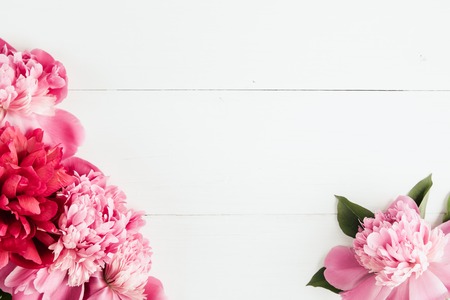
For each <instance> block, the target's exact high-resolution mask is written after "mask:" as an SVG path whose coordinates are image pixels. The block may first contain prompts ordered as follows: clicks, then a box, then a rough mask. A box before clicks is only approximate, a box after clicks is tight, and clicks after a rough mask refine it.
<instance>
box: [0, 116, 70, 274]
mask: <svg viewBox="0 0 450 300" xmlns="http://www.w3.org/2000/svg"><path fill="white" fill-rule="evenodd" d="M42 136H43V131H42V130H40V129H36V130H34V131H30V132H28V133H27V134H26V135H24V134H23V133H22V132H20V131H19V129H17V128H16V127H12V126H10V125H9V124H7V125H6V126H4V127H2V128H0V186H1V187H2V188H1V194H0V268H2V267H4V266H5V265H6V264H7V263H8V261H9V260H11V261H13V262H14V263H15V264H17V265H20V266H23V267H26V268H40V267H43V266H45V265H48V264H49V263H51V262H52V261H53V257H52V253H51V251H50V250H49V249H48V246H49V245H50V244H52V243H54V241H55V234H57V233H58V231H57V229H56V226H55V221H56V218H57V217H58V212H59V211H60V207H61V205H62V202H63V201H64V200H63V199H62V198H60V197H59V196H58V195H57V194H56V192H57V191H58V190H60V189H61V188H63V187H64V186H66V185H69V184H71V183H72V181H73V179H72V176H70V175H68V174H67V173H66V171H65V170H64V168H63V167H62V165H61V164H60V161H61V158H62V148H61V147H49V146H47V145H45V144H44V143H43V142H42Z"/></svg>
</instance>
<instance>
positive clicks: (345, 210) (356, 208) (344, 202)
mask: <svg viewBox="0 0 450 300" xmlns="http://www.w3.org/2000/svg"><path fill="white" fill-rule="evenodd" d="M335 197H336V199H338V205H337V211H338V213H337V219H338V222H339V227H341V229H342V231H343V232H344V233H345V234H346V235H348V236H350V237H355V236H356V234H357V233H358V227H360V224H361V223H362V221H363V220H364V218H366V217H368V218H373V217H374V214H373V212H371V211H370V210H368V209H366V208H364V207H362V206H360V205H358V204H355V203H353V202H351V201H349V200H348V199H347V198H345V197H342V196H336V195H335Z"/></svg>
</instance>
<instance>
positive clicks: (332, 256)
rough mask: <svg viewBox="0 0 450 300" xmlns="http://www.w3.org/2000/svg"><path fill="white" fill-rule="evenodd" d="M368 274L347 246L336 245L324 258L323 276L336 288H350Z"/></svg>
mask: <svg viewBox="0 0 450 300" xmlns="http://www.w3.org/2000/svg"><path fill="white" fill-rule="evenodd" d="M368 274H369V272H368V271H367V270H366V269H365V268H364V267H362V266H361V265H360V264H359V263H358V261H357V260H356V258H355V253H354V252H353V250H352V249H351V248H349V247H344V246H336V247H334V248H333V249H331V250H330V252H329V253H328V255H327V257H326V258H325V278H326V279H327V281H328V282H329V283H330V284H331V285H332V286H334V287H336V288H338V289H341V290H344V291H347V290H351V289H353V288H354V287H355V286H356V285H358V283H359V282H360V281H361V280H362V279H363V278H364V277H365V276H367V275H368Z"/></svg>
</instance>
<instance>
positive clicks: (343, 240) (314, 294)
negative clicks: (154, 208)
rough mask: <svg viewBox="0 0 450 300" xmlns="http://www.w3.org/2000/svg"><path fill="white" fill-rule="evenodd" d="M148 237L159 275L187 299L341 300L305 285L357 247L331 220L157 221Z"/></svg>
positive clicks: (169, 290) (178, 296) (171, 289)
mask: <svg viewBox="0 0 450 300" xmlns="http://www.w3.org/2000/svg"><path fill="white" fill-rule="evenodd" d="M160 228H164V230H163V231H162V230H161V229H160ZM146 232H148V235H149V236H151V237H152V238H151V242H152V244H153V246H154V256H153V260H154V264H153V271H154V272H155V274H157V275H158V276H159V277H160V278H161V279H162V280H163V281H164V282H165V288H166V290H167V293H168V296H169V297H170V299H183V300H198V299H215V300H229V299H235V300H248V299H263V300H269V299H293V300H294V299H330V300H331V299H339V297H338V296H336V295H334V294H332V293H328V292H326V291H325V290H323V289H320V288H313V287H306V283H307V282H308V281H309V280H310V278H311V276H312V275H313V274H314V273H315V272H316V271H317V270H318V269H319V268H320V267H322V265H323V259H324V258H325V256H326V254H327V252H328V250H329V249H331V248H332V247H333V246H334V245H337V244H342V245H350V243H351V241H350V239H348V238H347V237H346V236H345V235H344V234H343V233H342V232H340V231H339V229H338V227H337V221H336V219H335V216H331V215H314V216H219V217H216V216H178V217H174V216H153V217H150V218H149V220H148V226H147V231H146Z"/></svg>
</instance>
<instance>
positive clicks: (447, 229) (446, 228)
mask: <svg viewBox="0 0 450 300" xmlns="http://www.w3.org/2000/svg"><path fill="white" fill-rule="evenodd" d="M437 228H439V229H441V230H442V232H444V233H445V234H449V233H450V221H447V222H445V223H442V224H441V225H439V226H438V227H437Z"/></svg>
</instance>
